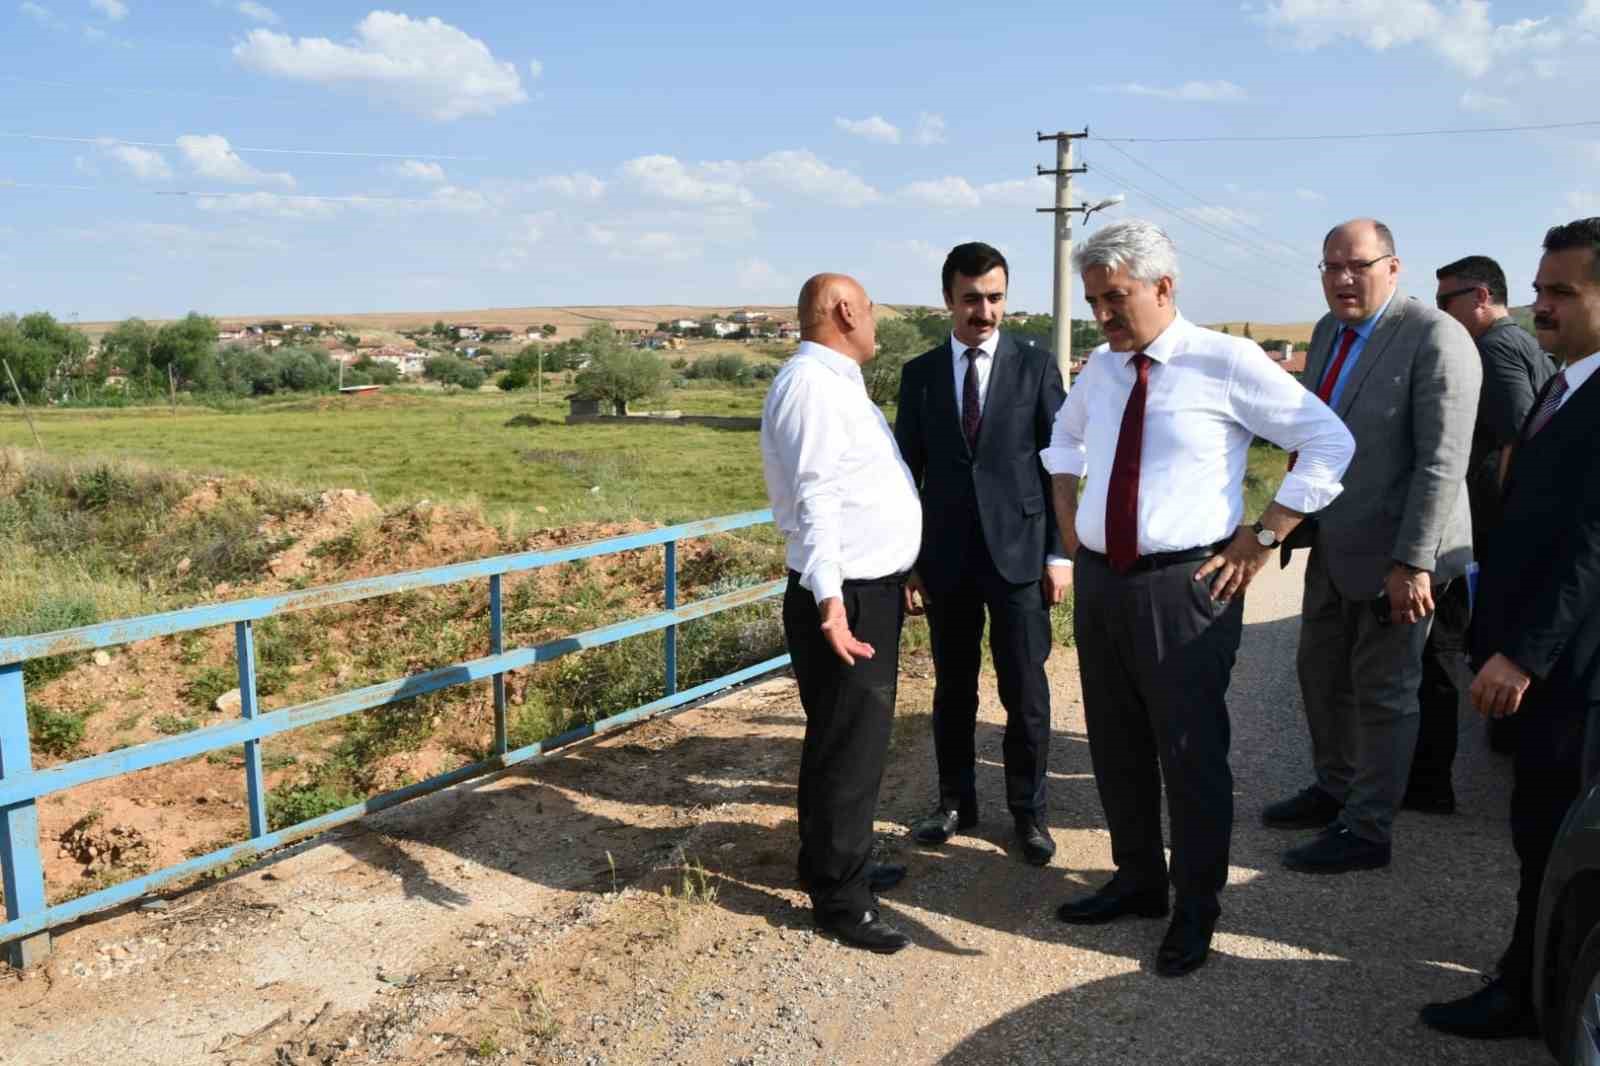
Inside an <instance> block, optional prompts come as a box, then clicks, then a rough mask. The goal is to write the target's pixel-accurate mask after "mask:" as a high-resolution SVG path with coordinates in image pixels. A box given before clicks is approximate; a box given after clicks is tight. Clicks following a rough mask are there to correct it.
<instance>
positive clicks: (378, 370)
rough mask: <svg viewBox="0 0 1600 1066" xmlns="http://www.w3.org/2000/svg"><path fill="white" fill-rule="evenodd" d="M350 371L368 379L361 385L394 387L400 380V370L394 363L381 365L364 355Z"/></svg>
mask: <svg viewBox="0 0 1600 1066" xmlns="http://www.w3.org/2000/svg"><path fill="white" fill-rule="evenodd" d="M350 369H351V370H352V371H355V372H356V373H359V374H362V375H364V376H365V377H366V380H365V381H360V382H352V384H359V385H393V384H394V383H395V382H397V381H399V380H400V368H399V367H397V366H395V365H394V364H393V363H380V362H378V361H377V360H376V359H374V358H372V356H370V355H363V356H362V357H361V358H360V359H357V360H356V361H355V362H353V363H351V364H350Z"/></svg>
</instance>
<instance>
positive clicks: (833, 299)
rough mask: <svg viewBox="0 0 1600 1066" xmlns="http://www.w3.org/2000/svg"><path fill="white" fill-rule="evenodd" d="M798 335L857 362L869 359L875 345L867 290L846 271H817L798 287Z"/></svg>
mask: <svg viewBox="0 0 1600 1066" xmlns="http://www.w3.org/2000/svg"><path fill="white" fill-rule="evenodd" d="M799 317H800V337H801V339H802V340H808V341H812V342H813V343H816V344H825V345H827V346H828V347H829V348H832V349H833V350H834V351H837V352H841V353H843V354H844V355H848V356H850V357H851V358H852V359H855V360H856V361H857V362H858V363H865V362H866V361H867V360H869V359H871V358H872V356H873V353H874V351H875V350H876V346H877V337H876V330H875V329H874V325H873V320H872V301H871V300H870V299H868V298H867V290H866V289H864V288H862V287H861V283H860V282H859V281H857V280H856V279H855V278H852V277H850V276H849V275H848V274H817V275H815V276H813V277H811V278H808V279H807V280H806V283H805V284H804V285H802V286H801V287H800V301H799Z"/></svg>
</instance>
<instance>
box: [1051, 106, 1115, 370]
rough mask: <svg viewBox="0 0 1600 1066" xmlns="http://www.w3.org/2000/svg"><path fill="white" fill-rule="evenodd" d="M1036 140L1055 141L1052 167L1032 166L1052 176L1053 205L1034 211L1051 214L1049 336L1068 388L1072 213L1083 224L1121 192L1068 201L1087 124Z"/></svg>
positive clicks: (1080, 171) (1080, 169)
mask: <svg viewBox="0 0 1600 1066" xmlns="http://www.w3.org/2000/svg"><path fill="white" fill-rule="evenodd" d="M1036 136H1037V138H1038V140H1040V141H1055V142H1056V165H1055V169H1054V170H1047V169H1046V168H1044V167H1038V168H1036V169H1037V170H1038V172H1039V175H1040V176H1041V177H1042V176H1044V175H1046V174H1053V175H1055V179H1056V205H1055V206H1054V207H1041V208H1038V209H1037V210H1038V211H1039V213H1040V214H1045V215H1052V216H1054V227H1053V228H1054V230H1055V249H1056V264H1055V271H1056V278H1055V281H1056V287H1055V299H1054V301H1053V302H1052V304H1051V313H1052V315H1054V317H1055V332H1054V337H1053V338H1052V341H1053V343H1054V344H1055V349H1056V365H1057V366H1059V367H1060V368H1061V387H1062V388H1071V387H1072V213H1073V212H1074V211H1077V212H1080V213H1081V214H1082V215H1083V221H1084V222H1085V223H1087V222H1088V221H1089V216H1090V215H1092V214H1094V213H1095V212H1096V211H1099V210H1100V209H1102V208H1106V207H1110V206H1111V205H1112V204H1120V203H1121V202H1122V195H1121V194H1120V193H1119V194H1117V195H1116V196H1113V197H1110V198H1109V199H1106V200H1101V201H1100V202H1099V203H1097V204H1074V203H1073V202H1072V175H1074V174H1086V173H1088V172H1089V168H1088V167H1074V166H1073V165H1072V142H1073V141H1080V140H1082V139H1083V138H1085V137H1087V136H1089V127H1088V126H1085V127H1084V128H1083V132H1082V133H1039V134H1037V135H1036Z"/></svg>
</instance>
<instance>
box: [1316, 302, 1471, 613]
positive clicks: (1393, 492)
mask: <svg viewBox="0 0 1600 1066" xmlns="http://www.w3.org/2000/svg"><path fill="white" fill-rule="evenodd" d="M1340 324H1341V323H1340V322H1339V320H1338V319H1336V318H1334V317H1333V316H1332V315H1331V314H1330V315H1324V316H1323V317H1322V319H1321V320H1320V321H1319V322H1318V323H1317V325H1316V329H1315V330H1314V331H1313V332H1312V334H1311V354H1310V356H1309V358H1307V360H1306V371H1305V376H1304V378H1303V379H1302V381H1303V383H1304V385H1305V387H1306V388H1308V389H1310V390H1312V391H1313V392H1314V391H1316V387H1317V384H1318V383H1319V382H1320V381H1321V380H1322V374H1323V371H1324V370H1325V369H1326V368H1327V366H1328V361H1329V359H1330V358H1331V357H1332V355H1333V340H1334V337H1335V335H1336V333H1337V330H1338V327H1339V326H1340ZM1482 381H1483V367H1482V364H1481V363H1480V362H1479V360H1478V349H1477V346H1476V345H1475V344H1473V341H1472V336H1471V334H1469V333H1468V332H1467V331H1466V329H1465V328H1463V327H1462V325H1461V323H1459V322H1457V321H1456V320H1455V319H1453V318H1451V317H1450V316H1449V315H1447V314H1445V313H1443V312H1442V311H1437V310H1435V309H1434V308H1432V307H1429V306H1428V305H1427V304H1424V303H1421V302H1419V301H1417V300H1416V299H1413V298H1409V297H1405V296H1402V295H1400V294H1399V293H1396V294H1395V297H1394V299H1393V300H1391V301H1390V303H1389V308H1388V310H1387V311H1385V312H1384V315H1383V317H1382V318H1381V319H1379V320H1378V324H1377V326H1376V327H1375V328H1374V329H1373V331H1372V336H1371V337H1369V338H1368V339H1367V343H1366V347H1365V348H1363V349H1362V352H1361V358H1360V360H1359V361H1358V362H1357V363H1356V366H1355V369H1354V370H1353V371H1352V372H1351V375H1350V378H1349V379H1348V380H1347V381H1346V382H1345V387H1344V392H1343V393H1341V394H1340V396H1339V402H1338V403H1336V404H1335V405H1334V413H1336V414H1337V415H1338V416H1339V417H1340V418H1342V419H1344V424H1345V425H1346V426H1347V427H1348V428H1349V430H1350V433H1351V435H1352V436H1354V437H1355V439H1356V454H1355V458H1354V459H1352V460H1351V461H1350V468H1349V469H1348V470H1346V471H1345V475H1344V491H1343V492H1342V493H1340V494H1339V498H1338V499H1336V500H1334V501H1333V502H1332V503H1331V504H1329V505H1328V506H1327V507H1326V508H1325V509H1324V510H1322V511H1321V512H1319V513H1318V514H1317V520H1316V528H1315V531H1314V532H1313V534H1312V536H1313V538H1314V543H1315V545H1316V547H1317V548H1318V549H1319V550H1320V551H1321V552H1322V553H1323V556H1324V558H1325V559H1326V560H1327V565H1328V574H1329V577H1330V578H1331V579H1332V581H1333V585H1334V588H1335V589H1337V590H1338V592H1339V595H1341V596H1343V597H1344V598H1345V599H1350V600H1360V599H1371V598H1373V597H1376V596H1377V595H1378V594H1379V593H1380V592H1381V591H1382V590H1383V579H1384V575H1385V574H1386V573H1387V572H1388V571H1389V569H1390V567H1392V566H1393V565H1394V563H1395V562H1402V563H1408V564H1410V565H1411V566H1416V567H1421V568H1422V569H1424V570H1429V571H1432V573H1433V576H1434V582H1435V584H1436V585H1442V584H1443V583H1444V582H1446V581H1449V580H1451V579H1452V578H1456V577H1459V576H1461V575H1462V574H1463V573H1465V572H1466V567H1467V563H1469V562H1471V561H1472V520H1471V515H1470V513H1469V510H1468V505H1467V493H1466V486H1465V481H1466V474H1467V464H1468V459H1469V455H1470V449H1471V445H1472V428H1473V422H1474V420H1475V419H1476V417H1477V411H1478V390H1479V387H1480V386H1481V384H1482Z"/></svg>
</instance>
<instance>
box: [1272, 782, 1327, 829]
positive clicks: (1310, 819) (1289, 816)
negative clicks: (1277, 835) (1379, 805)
mask: <svg viewBox="0 0 1600 1066" xmlns="http://www.w3.org/2000/svg"><path fill="white" fill-rule="evenodd" d="M1342 810H1344V804H1342V803H1340V802H1339V801H1338V800H1336V799H1334V798H1333V797H1332V796H1330V795H1328V794H1327V793H1326V792H1324V791H1322V789H1320V788H1318V787H1317V786H1316V785H1312V786H1311V787H1310V788H1307V789H1303V790H1302V791H1300V792H1296V793H1295V794H1294V795H1292V796H1290V797H1289V798H1288V799H1286V800H1279V801H1278V802H1277V803H1269V804H1268V805H1267V806H1266V807H1264V808H1262V811H1261V822H1262V824H1263V825H1266V826H1269V827H1271V828H1273V829H1321V828H1322V827H1323V826H1325V825H1327V824H1328V823H1329V822H1331V821H1333V820H1334V819H1335V818H1337V817H1339V812H1340V811H1342Z"/></svg>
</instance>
